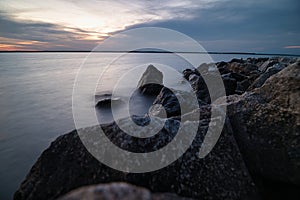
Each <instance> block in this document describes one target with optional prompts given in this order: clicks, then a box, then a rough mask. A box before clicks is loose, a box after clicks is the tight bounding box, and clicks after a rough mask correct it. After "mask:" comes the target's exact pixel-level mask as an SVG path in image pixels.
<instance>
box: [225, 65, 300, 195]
mask: <svg viewBox="0 0 300 200" xmlns="http://www.w3.org/2000/svg"><path fill="white" fill-rule="evenodd" d="M228 101H229V103H228V116H229V118H230V121H231V124H232V126H233V132H234V135H235V138H236V140H237V142H238V145H239V147H240V150H241V152H242V154H243V158H244V160H245V162H246V164H247V167H248V169H249V170H250V172H251V174H252V175H253V177H254V178H255V180H256V182H257V183H261V184H262V186H261V187H262V188H263V190H262V191H263V193H264V195H265V196H267V197H269V198H270V197H272V198H276V199H280V198H286V197H288V196H289V195H296V194H297V195H298V196H299V186H300V151H299V150H300V137H299V133H300V107H299V103H300V62H299V61H298V62H297V63H294V64H292V65H289V66H288V67H286V68H285V69H283V70H282V71H281V72H279V73H277V74H275V75H273V76H271V77H270V78H269V79H267V80H266V81H265V83H264V84H263V85H262V86H261V87H260V88H256V89H254V90H253V91H251V92H246V93H245V94H243V95H242V96H230V97H229V98H228ZM275 188H276V189H275Z"/></svg>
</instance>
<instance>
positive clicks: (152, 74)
mask: <svg viewBox="0 0 300 200" xmlns="http://www.w3.org/2000/svg"><path fill="white" fill-rule="evenodd" d="M137 88H138V89H139V91H140V92H141V93H142V94H147V95H158V93H159V92H160V90H161V89H162V88H163V74H162V72H161V71H159V70H158V69H156V68H155V67H154V66H153V65H149V66H148V67H147V69H146V71H145V72H144V73H143V75H142V77H141V79H140V81H139V83H138V85H137Z"/></svg>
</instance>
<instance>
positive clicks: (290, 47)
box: [284, 45, 300, 49]
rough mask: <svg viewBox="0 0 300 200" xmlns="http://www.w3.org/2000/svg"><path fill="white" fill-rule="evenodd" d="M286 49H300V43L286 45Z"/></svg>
mask: <svg viewBox="0 0 300 200" xmlns="http://www.w3.org/2000/svg"><path fill="white" fill-rule="evenodd" d="M284 48H285V49H300V45H298V46H295V45H294V46H285V47H284Z"/></svg>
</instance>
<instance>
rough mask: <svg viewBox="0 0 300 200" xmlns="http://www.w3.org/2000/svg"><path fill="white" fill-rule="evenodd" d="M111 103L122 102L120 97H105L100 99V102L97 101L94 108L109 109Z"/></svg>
mask: <svg viewBox="0 0 300 200" xmlns="http://www.w3.org/2000/svg"><path fill="white" fill-rule="evenodd" d="M112 102H114V103H122V100H121V98H120V97H114V98H112V97H105V98H101V99H100V100H98V101H97V103H96V107H97V108H102V107H110V106H111V104H112Z"/></svg>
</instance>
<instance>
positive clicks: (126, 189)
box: [58, 182, 189, 200]
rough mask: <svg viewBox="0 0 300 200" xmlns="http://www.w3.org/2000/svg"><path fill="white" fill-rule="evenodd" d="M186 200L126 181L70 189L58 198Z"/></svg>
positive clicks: (67, 199)
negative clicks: (153, 191) (154, 191)
mask: <svg viewBox="0 0 300 200" xmlns="http://www.w3.org/2000/svg"><path fill="white" fill-rule="evenodd" d="M82 199H88V200H160V199H161V200H173V199H174V200H188V199H189V198H184V197H179V196H177V195H175V194H171V193H151V192H150V191H149V190H148V189H146V188H142V187H137V186H134V185H131V184H128V183H122V182H119V183H118V182H117V183H111V184H99V185H92V186H85V187H81V188H79V189H75V190H72V191H71V192H69V193H68V194H66V195H64V196H63V197H61V198H59V199H58V200H82Z"/></svg>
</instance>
